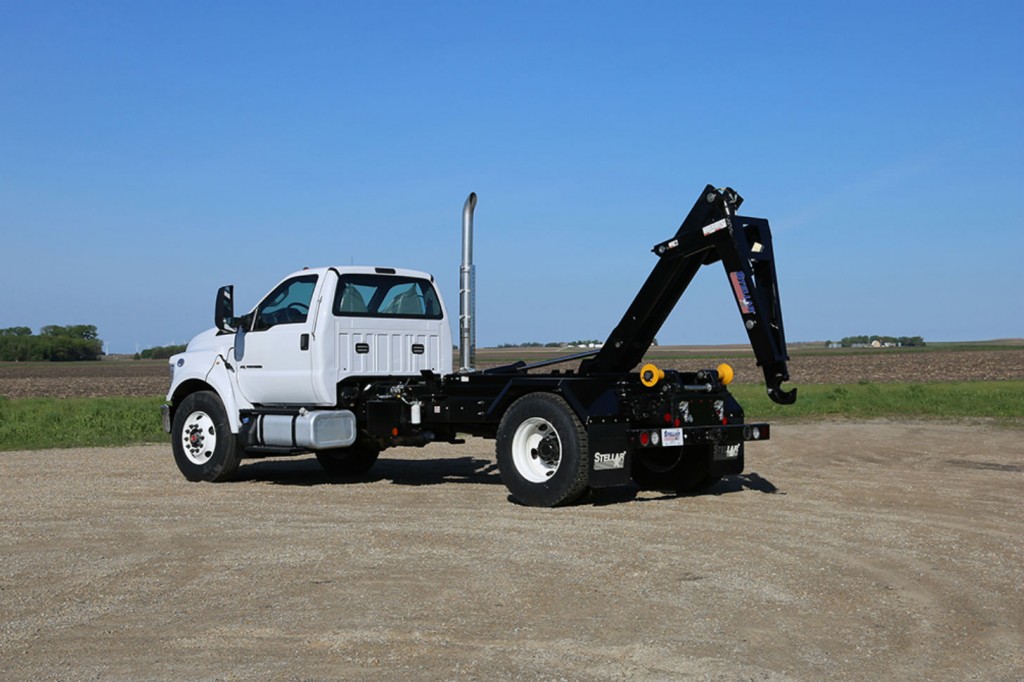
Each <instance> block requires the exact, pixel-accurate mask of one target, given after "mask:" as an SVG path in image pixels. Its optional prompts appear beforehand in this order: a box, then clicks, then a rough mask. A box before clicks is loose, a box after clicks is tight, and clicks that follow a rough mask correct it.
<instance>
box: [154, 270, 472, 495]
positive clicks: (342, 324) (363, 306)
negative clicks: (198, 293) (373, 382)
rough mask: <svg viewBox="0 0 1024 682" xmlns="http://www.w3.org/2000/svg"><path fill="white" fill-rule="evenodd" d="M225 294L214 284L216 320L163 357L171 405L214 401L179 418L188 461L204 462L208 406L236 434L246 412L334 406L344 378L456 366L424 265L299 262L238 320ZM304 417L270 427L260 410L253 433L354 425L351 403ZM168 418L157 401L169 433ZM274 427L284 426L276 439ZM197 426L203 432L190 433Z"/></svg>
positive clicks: (228, 290)
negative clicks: (198, 398)
mask: <svg viewBox="0 0 1024 682" xmlns="http://www.w3.org/2000/svg"><path fill="white" fill-rule="evenodd" d="M232 298H233V289H232V287H222V288H221V290H220V292H218V297H217V308H216V310H217V312H216V315H215V316H216V318H217V319H216V323H217V327H215V328H213V329H209V330H207V331H205V332H202V333H200V334H199V335H197V336H196V337H195V338H194V339H192V341H191V342H189V344H188V347H187V348H186V350H185V352H184V353H180V354H178V355H175V356H174V357H172V358H171V359H170V370H171V386H170V389H169V391H168V394H167V399H168V401H170V403H171V405H175V404H178V403H180V402H181V401H182V399H183V398H184V397H185V396H186V395H189V394H192V393H196V392H207V393H208V395H211V396H215V397H216V398H217V399H218V400H219V401H220V403H221V405H220V406H210V407H209V408H208V409H205V410H202V409H197V410H194V412H195V413H196V414H198V415H199V416H198V417H196V418H195V419H193V420H192V422H190V423H189V424H188V425H184V424H179V425H178V427H179V428H178V429H176V431H178V432H179V434H178V435H179V436H180V437H181V438H180V440H183V442H184V444H185V451H184V454H185V456H186V460H188V461H186V462H185V464H186V465H189V464H192V465H199V466H200V467H202V466H203V465H205V464H206V462H207V461H208V460H209V459H210V458H211V457H212V454H213V450H214V448H213V447H212V445H211V443H212V439H211V438H210V435H211V434H210V433H209V431H210V429H209V428H207V427H203V424H204V423H205V421H206V420H213V415H214V414H217V415H219V416H220V417H221V418H222V419H223V420H225V423H223V424H221V428H220V433H221V436H222V438H223V437H227V434H226V433H225V431H227V430H230V433H231V434H238V433H239V430H240V429H241V427H242V424H243V422H244V419H245V417H244V413H245V412H246V411H247V410H254V409H257V410H263V411H268V410H270V411H272V410H273V409H274V408H281V409H282V410H289V409H290V410H295V409H299V410H301V411H302V415H300V416H304V415H305V414H306V410H307V409H315V408H329V407H332V406H336V405H337V404H338V390H339V386H340V385H344V384H345V382H346V380H348V379H353V380H355V379H357V378H358V379H373V378H375V377H388V378H389V379H392V380H393V379H394V378H396V377H397V378H401V377H410V378H411V377H419V376H420V375H421V373H422V372H423V371H424V370H428V371H431V372H434V373H436V374H447V373H450V372H451V371H452V333H451V329H450V328H449V325H448V314H447V311H446V309H445V306H444V302H443V301H442V299H441V297H440V295H439V294H438V292H437V289H436V288H435V286H434V278H433V277H432V276H431V275H429V274H427V273H424V272H419V271H416V270H402V269H397V268H381V267H351V266H349V267H321V268H306V269H303V270H300V271H298V272H294V273H292V274H290V275H288V276H287V277H285V278H284V279H283V280H281V281H280V282H279V283H278V284H277V285H276V286H274V288H273V289H271V290H270V293H268V294H267V295H266V296H264V297H263V299H262V300H260V302H259V303H258V304H257V305H256V306H255V307H254V308H253V309H252V310H251V311H249V312H248V313H246V314H245V315H242V316H240V317H234V316H233V305H232ZM310 414H313V415H314V416H315V417H316V418H318V419H319V421H318V422H313V421H307V422H298V429H299V431H300V433H299V434H296V433H295V432H296V423H297V422H296V418H294V417H287V418H281V419H280V420H278V421H279V422H280V423H279V424H278V423H276V422H275V421H274V419H275V417H274V416H268V417H266V418H265V421H266V431H265V433H264V431H263V430H262V429H263V427H264V425H263V424H261V431H260V434H261V437H262V438H265V442H266V443H268V444H277V445H290V446H298V445H301V444H303V443H304V442H305V444H306V445H307V446H308V445H313V446H317V447H324V446H330V445H334V446H349V445H351V444H352V443H353V441H354V439H355V437H356V431H357V427H356V424H355V418H354V416H353V415H352V414H351V412H348V411H345V410H338V411H329V410H318V411H316V412H315V413H310ZM173 418H174V415H173V413H172V412H171V411H170V410H169V409H165V410H164V428H165V429H166V430H167V431H171V430H172V420H173ZM185 418H186V420H187V419H188V417H185ZM285 419H286V420H287V421H282V420H285ZM275 424H276V426H275ZM282 424H284V425H283V426H282ZM339 424H340V426H339ZM211 426H213V424H211ZM275 428H276V429H277V430H278V431H280V430H282V429H283V430H284V431H286V432H288V433H286V434H285V435H284V436H281V435H276V436H275V435H274V434H275V431H274V429H275ZM303 428H305V429H306V432H307V435H306V438H305V441H304V439H303V437H302V433H301V431H302V430H303ZM332 429H334V431H332ZM338 429H341V432H340V435H339V433H338V432H337V431H338ZM203 431H206V432H207V433H206V434H205V436H206V437H205V440H204V441H200V440H197V439H198V438H201V437H202V436H203V435H204V434H203ZM332 434H333V435H332ZM189 439H192V440H189ZM190 443H191V444H193V445H194V446H195V450H196V452H195V456H194V457H192V458H189V457H188V456H187V455H188V454H189V452H188V450H189V445H190ZM208 475H209V474H208V473H207V472H198V473H196V476H200V477H208Z"/></svg>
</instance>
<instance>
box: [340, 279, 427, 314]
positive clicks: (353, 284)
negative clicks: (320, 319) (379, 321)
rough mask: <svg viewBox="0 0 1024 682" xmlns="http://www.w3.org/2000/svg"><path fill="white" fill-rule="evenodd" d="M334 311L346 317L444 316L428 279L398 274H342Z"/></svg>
mask: <svg viewBox="0 0 1024 682" xmlns="http://www.w3.org/2000/svg"><path fill="white" fill-rule="evenodd" d="M334 314H335V315H343V316H346V317H402V318H419V319H427V320H440V319H441V304H440V302H439V300H438V298H437V293H436V292H435V291H434V287H433V285H432V284H431V283H430V282H428V281H427V280H425V279H418V278H413V277H401V276H397V275H371V274H366V275H342V276H341V281H340V283H339V284H338V290H337V293H336V294H335V296H334Z"/></svg>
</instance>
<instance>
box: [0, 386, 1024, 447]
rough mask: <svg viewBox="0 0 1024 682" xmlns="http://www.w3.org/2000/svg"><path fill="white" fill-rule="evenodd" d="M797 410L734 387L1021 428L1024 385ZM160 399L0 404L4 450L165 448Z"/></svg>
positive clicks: (809, 392) (803, 390)
mask: <svg viewBox="0 0 1024 682" xmlns="http://www.w3.org/2000/svg"><path fill="white" fill-rule="evenodd" d="M798 388H799V398H798V399H797V401H796V403H795V404H794V405H776V404H775V403H773V402H772V401H771V400H769V399H768V396H767V395H766V394H765V391H764V388H763V387H761V386H754V385H749V384H743V385H737V386H734V387H733V394H734V395H735V396H736V399H737V400H738V401H739V402H740V404H741V405H742V406H743V409H744V411H745V412H746V415H747V420H748V421H789V420H814V419H832V418H847V419H878V418H899V419H908V418H912V419H948V420H957V419H975V418H993V419H995V420H996V421H997V422H999V423H1001V424H1004V425H1007V426H1024V381H971V382H959V383H929V384H895V383H894V384H873V383H867V382H864V383H859V384H810V385H807V386H799V387H798ZM162 402H163V398H159V397H154V398H66V399H59V398H19V399H8V398H0V451H4V450H37V449H42V448H70V447H95V446H115V445H129V444H134V443H166V442H168V437H167V434H165V433H164V432H163V429H162V428H161V427H160V404H161V403H162Z"/></svg>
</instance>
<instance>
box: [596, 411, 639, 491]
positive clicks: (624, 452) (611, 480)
mask: <svg viewBox="0 0 1024 682" xmlns="http://www.w3.org/2000/svg"><path fill="white" fill-rule="evenodd" d="M587 443H588V449H589V450H590V465H589V479H590V480H589V482H588V484H589V485H590V487H591V488H610V487H613V486H618V485H628V484H629V483H630V481H631V480H632V477H631V476H630V469H631V465H632V462H631V461H630V452H629V445H628V441H627V438H626V424H615V423H612V424H588V425H587Z"/></svg>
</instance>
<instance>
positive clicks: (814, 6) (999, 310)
mask: <svg viewBox="0 0 1024 682" xmlns="http://www.w3.org/2000/svg"><path fill="white" fill-rule="evenodd" d="M1021 35H1024V3H1021V2H1019V1H1014V2H973V3H963V2H956V3H946V2H930V3H924V2H920V3H918V2H912V3H911V2H906V3H905V2H885V3H875V2H859V3H818V2H773V3H762V2H736V3H716V4H708V3H686V2H665V3H660V2H654V3H647V2H630V3H626V2H536V3H535V2H516V3H500V4H499V3H470V2H465V3H462V2H431V3H423V2H408V3H405V2H397V3H386V2H381V3H345V2H318V3H305V2H292V3H263V2H244V3H242V2H239V3H226V2H197V3H188V2H174V3H153V2H124V3H117V2H90V3H81V2H78V3H64V2H41V3H29V2H11V1H9V0H0V235H2V246H0V289H2V291H3V292H5V293H4V298H3V304H2V305H0V327H8V326H15V325H25V326H30V327H32V328H33V329H34V330H38V328H39V327H41V326H43V325H47V324H95V325H97V326H98V327H99V332H100V336H101V338H103V339H104V340H105V341H106V342H107V349H108V351H109V352H113V353H118V352H133V351H134V350H136V348H145V347H149V346H154V345H165V344H169V343H172V342H179V343H182V342H185V341H186V340H187V339H188V338H189V337H191V336H192V335H193V334H195V333H197V332H199V331H201V330H202V329H203V328H205V327H208V326H209V325H210V324H211V320H212V311H213V298H214V293H215V291H216V288H217V287H218V286H220V285H222V284H227V283H234V284H235V285H236V295H237V297H238V299H239V302H240V303H241V304H243V305H251V304H254V303H255V302H256V301H257V300H258V298H259V297H260V296H262V295H263V294H264V293H266V291H268V290H269V289H270V288H271V287H272V286H273V284H274V283H276V282H277V281H278V280H279V279H280V278H281V277H282V276H284V275H285V274H287V273H289V272H292V271H294V270H297V269H299V268H301V267H302V266H305V265H310V266H313V265H325V264H339V265H347V264H350V263H354V264H357V265H358V264H362V265H391V266H398V267H408V268H415V269H420V270H427V271H429V272H433V273H434V274H435V276H436V277H437V279H438V281H439V283H440V287H441V291H442V295H443V296H444V297H445V299H446V301H447V303H448V307H449V312H450V313H454V314H455V315H457V313H458V264H459V258H460V254H459V220H460V214H461V208H462V202H463V200H464V199H465V197H466V195H467V194H468V193H469V192H470V191H476V192H477V193H478V195H479V197H480V199H479V205H478V208H477V214H476V223H477V234H476V243H475V256H476V259H475V260H476V264H477V284H478V293H477V301H478V305H479V311H478V323H477V324H478V327H477V334H478V337H479V340H480V342H481V343H482V344H485V345H494V344H498V343H504V342H521V341H530V340H536V341H549V340H572V339H577V338H604V337H605V336H607V334H608V333H609V332H610V331H611V329H612V327H614V325H615V324H616V323H617V322H618V320H619V318H620V317H621V315H622V313H623V312H624V310H625V308H626V306H627V305H628V303H629V301H630V300H631V299H632V297H633V295H634V294H635V293H636V290H637V289H638V288H639V286H640V284H641V283H642V282H643V280H644V278H645V277H646V276H647V273H648V272H649V271H650V269H651V267H653V265H654V256H653V255H652V254H651V253H650V248H651V246H653V245H654V244H655V243H657V242H659V241H662V240H664V239H666V238H668V237H670V236H671V235H672V234H673V233H674V232H675V229H676V228H677V227H678V224H679V222H680V221H681V219H682V218H683V216H684V215H685V213H686V211H687V210H688V209H689V207H690V206H691V205H692V203H693V201H694V199H695V198H696V196H697V194H698V192H699V191H700V189H701V188H703V186H704V185H705V184H707V183H711V184H715V185H729V186H732V187H734V188H736V189H737V190H739V192H740V193H741V194H743V195H744V197H745V198H746V203H745V204H744V207H743V213H745V214H748V215H755V216H761V217H766V218H768V219H769V220H770V221H771V224H772V228H773V231H774V235H775V245H776V251H777V264H778V270H779V279H780V288H781V291H782V302H783V311H784V313H785V320H786V325H787V335H788V337H789V340H790V341H811V340H824V339H836V338H840V337H842V336H847V335H853V334H867V333H879V334H889V335H921V336H924V337H925V339H926V340H968V339H988V338H998V337H1022V336H1024V323H1022V321H1021V318H1022V313H1024V304H1022V303H1021V297H1020V293H1019V292H1020V290H1021V285H1020V277H1021V273H1022V271H1024V268H1022V266H1021V264H1020V262H1019V261H1020V258H1021V253H1022V251H1024V217H1022V216H1024V57H1022V55H1021V51H1020V40H1021ZM658 337H659V341H660V342H661V343H663V344H668V343H687V344H690V343H735V342H743V341H744V340H745V335H744V332H743V329H742V326H741V324H740V320H739V316H738V314H737V312H736V308H735V304H734V302H733V301H732V298H731V296H730V293H729V288H728V284H727V280H726V278H725V275H724V274H723V272H722V270H721V268H720V267H719V266H714V267H713V268H706V269H705V271H704V272H702V273H700V275H698V278H697V280H696V281H695V282H694V284H693V286H692V287H691V290H690V291H689V292H688V293H687V295H686V296H684V298H683V299H682V301H681V303H680V305H679V306H678V307H677V309H676V311H675V312H674V313H673V315H672V316H671V317H670V318H669V320H668V322H667V323H666V325H665V327H664V328H663V329H662V331H661V333H660V334H659V335H658Z"/></svg>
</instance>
